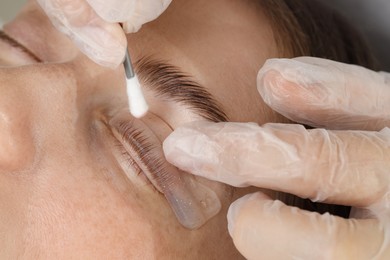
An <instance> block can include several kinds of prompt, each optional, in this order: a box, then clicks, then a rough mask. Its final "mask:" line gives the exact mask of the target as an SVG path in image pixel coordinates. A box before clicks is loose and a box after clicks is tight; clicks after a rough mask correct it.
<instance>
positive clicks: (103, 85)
mask: <svg viewBox="0 0 390 260" xmlns="http://www.w3.org/2000/svg"><path fill="white" fill-rule="evenodd" d="M252 2H254V1H249V0H248V1H224V0H213V1H209V0H193V1H190V0H188V1H184V0H183V1H173V3H172V5H171V6H170V7H169V8H168V10H167V11H166V12H165V13H164V14H163V15H162V16H161V17H160V18H159V19H157V20H156V21H154V22H151V23H149V24H147V25H144V26H143V28H142V29H141V31H140V32H138V33H135V34H132V35H129V36H128V44H129V51H130V54H131V55H132V59H133V60H134V61H138V60H141V61H140V62H137V63H136V64H138V65H137V67H136V69H137V71H138V75H139V77H140V79H141V83H142V85H143V89H144V92H145V96H146V98H147V101H148V103H149V107H150V112H149V114H148V115H147V116H146V117H145V118H142V119H141V121H142V122H140V121H138V120H137V119H133V118H131V117H130V116H129V115H128V114H127V113H126V112H124V111H126V109H127V97H126V91H125V80H124V70H123V68H122V67H121V68H118V69H116V70H110V69H104V68H101V67H99V66H97V65H95V64H94V63H92V62H91V61H89V60H88V59H87V58H85V57H84V56H83V55H82V54H79V53H78V52H77V50H76V49H75V48H74V47H73V45H72V44H71V42H70V41H69V40H68V39H66V38H65V37H64V36H62V35H61V34H60V33H58V32H57V31H56V30H55V29H54V28H53V27H52V25H51V24H50V22H49V21H48V20H47V18H46V17H45V16H44V15H43V13H42V12H41V10H40V9H39V7H38V6H37V5H36V4H35V2H33V1H30V2H29V3H28V4H27V5H26V6H25V8H24V10H23V11H22V12H21V13H20V15H19V16H18V17H17V18H16V19H15V20H14V21H12V22H11V23H9V24H8V25H6V26H5V27H4V31H5V33H7V34H8V35H9V36H11V37H12V38H13V39H15V40H16V41H18V42H19V43H22V44H23V45H24V46H25V47H27V48H28V49H29V50H31V52H32V53H33V54H34V55H35V56H37V57H38V58H39V59H41V60H42V61H43V64H38V63H36V59H34V58H33V57H31V55H30V54H27V53H26V52H25V51H22V50H21V49H20V48H19V47H15V46H13V44H11V41H10V40H9V39H6V37H4V36H3V37H2V39H1V40H0V62H1V64H2V65H3V66H2V67H1V68H0V232H1V234H2V236H1V237H2V239H1V240H0V248H1V250H0V258H2V259H3V258H16V257H29V258H55V257H56V256H60V257H62V258H69V257H74V258H79V259H85V258H87V259H93V258H104V259H113V258H114V259H115V258H120V259H122V258H127V259H150V258H157V259H172V258H175V259H176V258H177V259H202V258H204V257H206V258H211V259H215V258H221V259H226V258H236V257H238V253H237V252H236V251H235V250H234V247H233V244H232V242H231V241H230V238H229V235H228V233H227V228H226V226H227V225H226V211H227V207H228V206H229V204H230V203H231V202H232V200H234V199H235V197H237V196H239V194H241V193H242V192H245V191H241V190H233V189H231V188H230V187H228V186H225V185H222V184H219V183H215V182H211V181H207V180H203V179H200V178H197V177H196V179H197V181H198V182H201V183H203V185H205V186H207V187H208V188H210V189H212V190H213V191H214V192H215V193H216V194H217V196H218V197H219V199H220V201H221V204H222V208H221V211H220V212H219V213H218V214H217V215H216V216H215V217H214V218H212V219H211V220H210V221H208V222H207V223H206V224H205V225H203V226H202V227H200V228H199V229H196V230H192V231H191V230H188V229H186V228H184V227H183V226H182V225H180V224H179V222H178V221H177V219H176V217H175V215H174V213H173V211H172V210H171V208H170V206H169V204H168V203H167V201H166V199H165V197H164V196H163V195H162V194H161V193H160V192H158V191H157V189H156V188H155V187H154V186H153V185H152V184H151V183H150V182H149V181H148V179H147V178H146V177H145V175H144V174H143V173H142V172H140V171H139V169H138V164H136V165H134V163H133V162H132V161H131V158H130V157H129V152H128V147H127V148H125V147H123V145H124V143H123V142H121V141H120V140H119V139H121V138H117V137H118V135H115V133H116V132H115V131H116V129H113V128H115V123H112V122H120V123H121V124H122V125H125V129H127V130H129V129H131V128H132V127H133V125H140V124H141V125H142V127H141V128H140V129H137V130H138V132H140V134H141V135H149V134H150V133H153V135H155V136H156V139H153V140H152V142H157V143H154V144H153V145H154V146H157V147H159V146H160V142H161V141H162V140H163V139H164V138H165V137H166V136H167V135H168V134H169V133H170V132H171V131H172V129H175V128H176V127H177V126H179V125H180V124H183V123H185V122H189V121H193V120H199V119H203V118H204V117H206V118H209V119H216V120H218V119H221V116H222V117H223V113H220V114H218V113H216V111H217V107H219V108H220V109H221V110H223V112H224V113H225V114H226V116H227V118H228V120H231V121H243V122H246V121H255V122H258V123H264V122H268V121H278V120H281V119H280V118H279V117H278V116H277V115H276V114H274V113H272V112H271V111H270V110H269V109H268V108H267V107H266V106H265V105H264V103H263V102H262V101H261V99H260V97H259V95H258V94H257V91H256V74H257V71H258V69H259V68H260V67H261V65H262V63H263V62H264V61H265V59H267V58H269V57H276V56H278V52H277V49H276V47H275V46H276V44H275V42H274V41H273V36H272V30H271V28H270V25H269V24H268V22H267V19H266V18H265V15H264V14H263V13H262V10H261V9H260V8H259V7H258V6H257V5H256V4H254V3H252ZM165 63H166V64H165ZM24 65H26V66H24ZM165 65H168V69H167V66H165ZM169 66H173V67H169ZM169 69H171V70H172V69H173V70H175V72H177V71H182V72H183V73H184V74H186V75H187V76H188V77H184V78H180V77H179V78H180V79H182V81H178V76H177V75H170V74H169V73H170V72H168V70H169ZM163 79H169V80H171V81H169V80H165V81H164V80H163ZM183 79H184V80H186V81H187V83H190V84H187V85H188V86H186V85H185V84H183ZM175 80H176V81H175ZM195 82H197V83H195ZM167 83H169V84H171V85H170V86H166V85H167ZM184 83H185V82H184ZM191 84H192V85H201V86H200V87H199V86H197V87H196V89H197V90H199V88H203V87H204V90H203V92H202V93H203V94H205V92H209V94H210V96H211V97H212V98H210V96H209V100H206V101H205V100H204V98H203V97H199V96H194V93H187V92H188V91H187V92H186V89H191V87H193V86H192V85H191ZM190 85H191V86H190ZM202 86H203V87H202ZM167 89H169V90H167ZM186 97H190V98H187V99H186ZM191 100H193V101H194V100H195V101H198V102H193V101H191ZM211 100H214V101H215V103H217V104H216V106H215V107H213V106H211V105H210V104H211V102H212V101H211ZM202 102H203V103H204V102H205V103H206V105H203V106H201V107H199V103H200V104H201V103H202ZM118 115H119V116H118ZM143 130H145V131H143ZM129 131H130V132H131V130H129ZM144 132H145V133H144ZM146 138H149V137H148V136H146ZM156 140H157V141H156ZM141 145H142V143H141ZM138 149H143V147H141V148H138ZM130 154H131V153H130ZM162 160H163V158H162ZM147 163H150V162H147ZM183 174H184V173H183Z"/></svg>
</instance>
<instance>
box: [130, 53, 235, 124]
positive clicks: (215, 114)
mask: <svg viewBox="0 0 390 260" xmlns="http://www.w3.org/2000/svg"><path fill="white" fill-rule="evenodd" d="M135 70H136V73H137V75H138V78H139V79H140V81H141V82H142V83H144V84H145V87H147V88H149V89H151V90H152V91H153V92H154V93H156V95H157V96H158V97H160V98H164V99H168V100H172V101H174V102H178V103H181V104H183V105H185V106H187V107H188V108H189V109H191V110H193V112H194V113H196V114H198V115H200V116H201V117H203V118H204V119H206V120H210V121H213V122H225V121H228V117H227V115H226V113H225V112H224V110H223V108H222V106H221V104H219V102H218V101H216V100H215V98H214V97H213V96H212V95H211V93H210V92H209V91H207V89H206V88H205V87H204V86H202V85H201V84H199V83H198V82H196V81H195V80H194V79H193V77H191V76H189V75H188V74H186V73H184V72H183V71H181V70H180V69H179V68H178V67H176V66H174V65H171V64H169V63H168V62H165V61H161V60H155V59H152V58H151V57H143V58H141V59H140V60H139V61H137V62H136V63H135Z"/></svg>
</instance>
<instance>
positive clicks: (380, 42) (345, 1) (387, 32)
mask: <svg viewBox="0 0 390 260" xmlns="http://www.w3.org/2000/svg"><path fill="white" fill-rule="evenodd" d="M26 1H27V0H0V22H1V21H3V22H4V21H8V20H9V19H11V18H12V17H13V16H14V15H15V13H16V12H17V10H18V9H19V8H20V7H21V6H22V5H23V4H24V3H25V2H26ZM107 1H109V0H107ZM173 1H175V0H173ZM320 1H321V2H323V3H325V4H326V5H329V6H331V7H333V8H335V9H337V10H338V11H339V12H340V13H342V14H343V15H344V16H345V17H346V18H347V19H348V20H350V21H351V23H352V24H355V25H356V26H357V27H358V29H360V30H361V31H362V32H363V33H364V34H365V36H366V38H367V39H368V41H369V43H370V45H371V46H372V49H373V51H374V52H375V54H376V56H377V57H378V59H379V60H380V61H381V63H382V65H383V68H384V70H387V71H390V0H320Z"/></svg>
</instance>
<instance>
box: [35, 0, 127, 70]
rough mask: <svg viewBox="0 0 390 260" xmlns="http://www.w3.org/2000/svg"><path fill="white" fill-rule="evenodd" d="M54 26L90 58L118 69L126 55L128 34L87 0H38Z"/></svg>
mask: <svg viewBox="0 0 390 260" xmlns="http://www.w3.org/2000/svg"><path fill="white" fill-rule="evenodd" d="M38 3H39V4H40V6H41V7H42V9H43V11H44V12H45V13H46V14H47V15H48V17H49V19H50V20H51V22H52V23H53V25H54V26H55V27H56V28H57V29H58V30H59V31H61V32H62V33H64V34H65V35H67V36H68V37H69V38H70V39H71V40H72V41H73V42H74V43H75V45H76V46H77V47H78V48H79V49H80V50H81V52H83V53H84V54H85V55H87V56H88V57H89V58H90V59H91V60H93V61H94V62H96V63H97V64H99V65H102V66H105V67H111V68H116V67H117V66H118V65H119V64H120V63H121V62H122V61H123V58H124V57H125V51H126V46H127V40H126V36H125V34H124V32H123V30H122V28H121V27H120V26H119V24H117V23H109V22H106V21H104V20H103V19H102V18H101V17H100V16H99V15H97V14H96V12H95V11H94V10H93V9H92V8H91V6H90V5H89V4H88V3H87V2H85V0H38Z"/></svg>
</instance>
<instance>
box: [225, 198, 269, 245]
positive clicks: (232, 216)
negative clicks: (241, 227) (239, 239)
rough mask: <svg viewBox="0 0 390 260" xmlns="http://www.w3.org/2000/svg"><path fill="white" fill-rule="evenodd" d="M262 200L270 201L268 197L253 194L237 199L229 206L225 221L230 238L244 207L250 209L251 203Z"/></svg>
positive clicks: (243, 211)
mask: <svg viewBox="0 0 390 260" xmlns="http://www.w3.org/2000/svg"><path fill="white" fill-rule="evenodd" d="M262 200H270V197H268V196H267V195H266V194H264V193H262V192H255V193H251V194H247V195H245V196H243V197H241V198H239V199H237V200H236V201H234V202H233V203H232V204H231V205H230V207H229V210H228V213H227V220H228V230H229V234H230V236H231V237H234V228H235V227H236V224H237V222H239V218H240V215H241V213H243V214H244V213H245V210H246V207H249V208H252V207H253V202H255V203H256V202H258V201H262Z"/></svg>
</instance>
